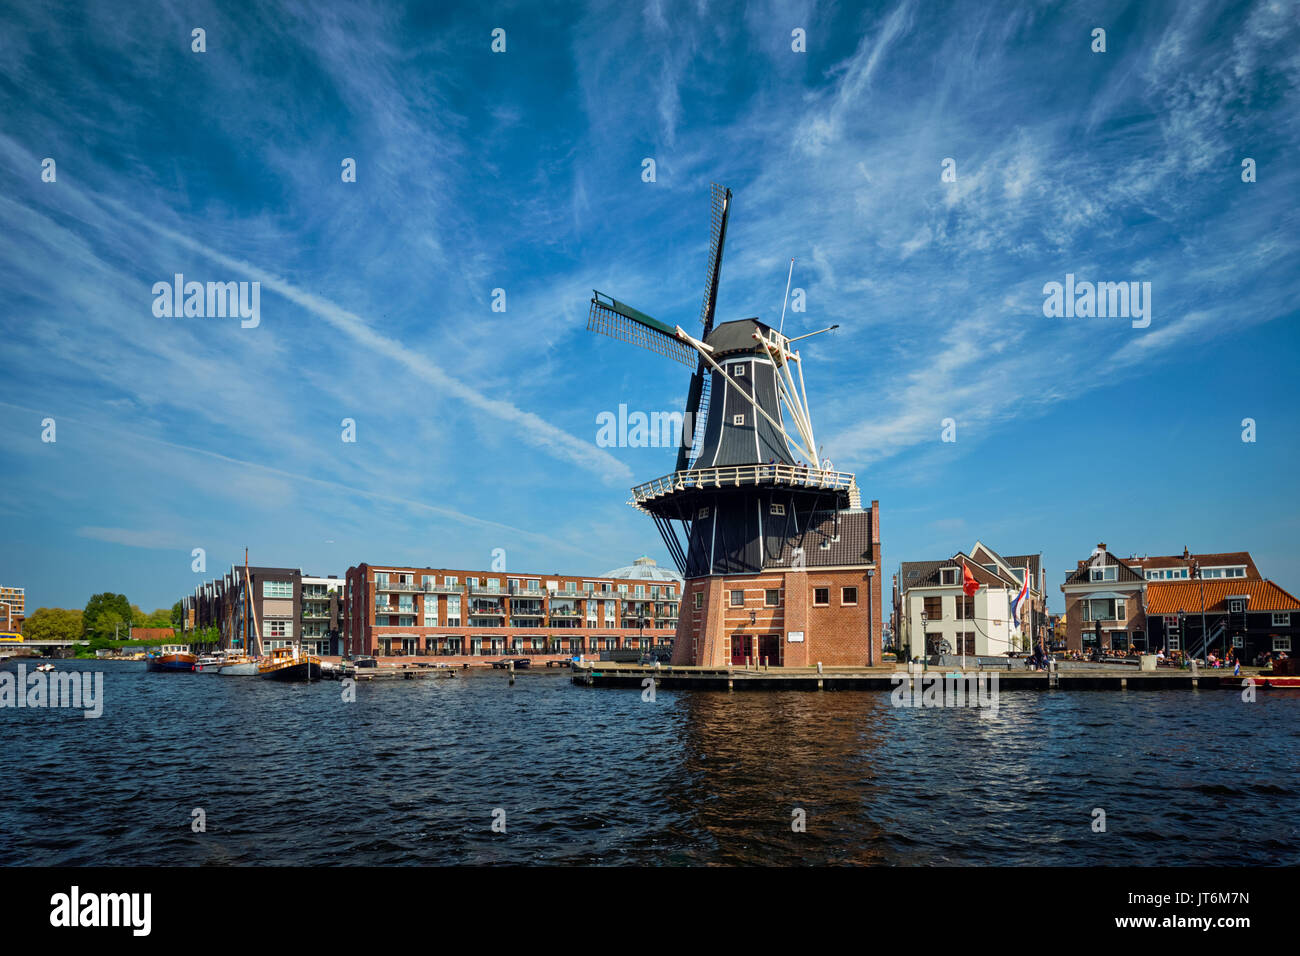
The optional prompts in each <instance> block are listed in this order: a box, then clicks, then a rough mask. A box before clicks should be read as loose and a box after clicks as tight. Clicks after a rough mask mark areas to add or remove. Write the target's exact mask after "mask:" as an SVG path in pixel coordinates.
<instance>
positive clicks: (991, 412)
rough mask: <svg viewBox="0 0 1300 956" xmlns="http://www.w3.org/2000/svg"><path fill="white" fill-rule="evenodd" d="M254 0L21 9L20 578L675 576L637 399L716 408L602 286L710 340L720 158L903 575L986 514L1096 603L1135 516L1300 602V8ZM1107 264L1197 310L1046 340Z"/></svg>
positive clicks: (738, 292)
mask: <svg viewBox="0 0 1300 956" xmlns="http://www.w3.org/2000/svg"><path fill="white" fill-rule="evenodd" d="M237 6H238V7H239V8H240V9H239V11H238V12H232V11H231V10H230V9H229V7H230V5H228V4H226V5H216V4H205V3H190V4H159V5H153V4H131V5H123V4H119V3H98V4H97V3H90V4H87V5H85V7H84V8H83V7H82V5H80V4H64V5H57V6H54V7H51V5H49V4H45V3H39V4H38V3H33V2H17V3H11V4H7V5H6V6H5V8H4V10H3V12H0V106H2V109H0V115H3V117H4V122H3V124H2V126H0V181H2V182H3V192H2V193H0V301H3V303H4V306H3V312H2V313H0V322H2V323H3V328H2V330H0V331H3V341H4V343H5V349H4V362H3V368H4V374H3V375H0V440H2V441H3V447H4V450H5V454H4V460H5V466H4V469H3V476H4V477H3V481H4V495H3V498H2V500H0V528H2V529H3V539H4V543H5V547H4V548H3V549H0V583H4V584H8V585H20V586H25V587H26V588H27V592H28V602H29V608H35V607H38V606H75V607H80V606H81V605H83V604H84V603H85V600H86V598H87V597H88V596H89V594H90V593H91V592H96V591H103V590H111V591H122V592H124V593H126V594H127V596H128V597H129V598H130V599H131V600H132V601H133V602H134V603H138V604H140V605H142V606H145V607H148V608H152V607H156V606H162V605H170V604H171V603H172V601H174V600H176V599H177V598H179V597H180V596H182V595H183V594H185V593H188V592H189V591H190V590H191V589H192V588H193V586H194V585H195V583H196V581H197V579H198V578H199V577H200V575H196V574H194V573H193V572H192V571H191V570H190V564H191V557H190V554H191V549H193V548H196V547H202V548H204V549H206V553H207V561H208V572H209V573H208V574H207V575H206V576H207V577H211V576H213V575H214V574H216V573H220V572H221V571H222V570H223V569H224V568H226V567H228V566H229V564H230V563H231V562H232V561H236V560H242V555H243V549H244V548H245V547H248V548H249V549H250V552H251V556H252V559H253V561H254V563H257V564H263V565H289V566H294V567H301V568H303V569H304V570H306V571H308V572H311V573H316V574H339V575H342V574H343V573H344V572H345V571H346V569H347V568H348V566H349V565H353V564H356V563H359V562H361V561H369V562H372V563H390V564H412V565H420V566H424V565H435V566H451V567H458V566H459V567H471V568H477V567H487V566H488V565H489V563H490V561H491V555H492V550H493V549H494V548H502V549H505V552H506V558H507V567H508V568H509V569H510V570H520V571H538V572H548V571H567V572H573V573H599V572H603V571H605V570H607V569H608V568H610V567H613V566H616V565H620V564H625V563H629V562H630V561H631V560H632V559H633V558H634V557H636V556H637V555H640V554H642V553H648V554H650V555H651V556H654V557H656V558H658V559H659V560H661V561H663V562H665V563H666V562H667V560H668V559H667V555H666V553H665V551H664V549H663V546H662V544H661V542H660V541H659V539H658V535H657V533H656V532H655V529H654V527H653V524H652V523H651V522H650V521H649V519H648V518H646V517H645V516H643V515H641V514H639V513H638V512H636V511H634V510H633V509H632V508H630V507H628V506H627V505H626V504H625V502H626V499H627V492H628V488H629V487H630V486H631V485H632V484H634V483H636V482H639V481H643V480H648V479H650V478H654V477H658V476H659V475H662V474H664V473H666V472H668V471H669V470H670V469H671V468H672V466H673V461H674V452H673V451H672V450H671V449H659V448H651V449H637V448H602V447H598V446H597V444H596V432H597V425H596V416H597V415H598V414H599V413H601V412H602V411H610V410H616V409H617V408H618V406H619V404H620V403H626V404H627V405H628V406H629V408H630V409H634V410H635V409H641V410H646V411H656V410H672V409H674V408H680V405H681V402H682V400H683V398H684V394H685V389H686V384H687V379H688V377H689V373H688V372H687V371H686V370H685V369H683V368H682V367H681V366H678V365H676V364H674V363H672V362H669V361H667V360H664V359H660V358H657V357H656V356H653V355H650V354H648V353H644V352H641V351H639V350H636V349H634V348H631V347H629V346H627V345H624V344H621V343H617V342H614V341H612V340H609V339H606V338H603V337H599V336H594V335H592V334H590V333H588V332H587V331H585V320H586V311H587V301H588V299H589V297H590V292H591V289H593V288H598V289H600V290H601V291H604V292H608V293H610V294H613V295H615V296H616V297H618V298H620V299H622V300H624V301H627V302H629V303H631V304H633V305H635V306H637V307H638V308H640V309H642V310H644V311H646V312H648V313H650V314H651V315H654V316H656V317H657V318H660V319H661V320H664V321H669V322H672V323H680V324H682V325H683V327H684V328H686V329H687V330H688V331H694V330H697V329H698V327H699V326H698V318H697V317H698V313H699V304H700V298H701V295H702V292H703V286H704V276H705V265H706V249H707V240H708V189H709V183H710V181H718V182H722V183H725V184H727V185H728V186H730V187H731V189H732V190H733V191H734V193H735V201H734V207H733V213H732V219H731V224H730V231H729V235H728V242H727V249H726V251H727V255H726V259H725V260H724V264H723V270H722V280H721V291H720V295H719V304H718V317H719V320H720V321H721V320H726V319H730V318H740V317H745V316H759V317H761V318H764V319H766V320H769V321H774V320H775V319H776V318H777V317H778V316H779V314H780V311H781V303H782V296H783V293H784V290H785V280H786V269H787V266H788V263H789V259H790V257H792V256H793V257H795V259H796V263H795V272H794V285H795V286H796V287H797V288H801V289H803V290H805V293H806V301H807V311H806V312H805V313H800V314H790V315H788V316H787V325H786V328H787V331H790V330H792V329H794V330H809V331H810V330H812V329H815V328H820V327H822V326H824V325H829V324H831V323H836V322H838V323H840V325H841V328H840V330H839V331H838V332H836V333H835V334H834V335H833V336H823V337H820V338H818V339H813V340H810V341H809V342H808V343H806V345H805V347H804V349H803V354H804V358H805V363H806V365H807V387H808V397H809V404H810V406H811V410H812V417H813V423H814V425H815V427H816V429H817V437H818V441H819V442H820V443H822V444H823V445H824V448H825V454H826V455H827V456H829V457H830V458H832V459H833V461H834V462H835V465H836V467H838V468H844V469H852V470H855V471H856V472H857V473H858V481H859V484H860V485H861V487H862V489H863V494H864V497H865V498H867V499H870V498H878V499H879V500H880V502H881V513H882V531H883V535H884V559H885V566H886V575H887V577H886V581H888V575H889V574H892V572H893V571H894V570H895V569H896V568H897V565H898V563H899V562H900V561H903V560H920V559H927V558H938V557H942V556H945V555H948V554H951V553H952V552H954V551H955V550H957V549H959V548H967V547H969V546H970V544H971V543H972V542H973V541H974V540H975V539H976V538H980V539H983V540H984V541H986V542H987V543H989V544H990V545H991V546H993V547H995V548H997V549H999V550H1001V551H1002V552H1003V553H1019V552H1032V551H1042V552H1044V562H1045V564H1046V567H1047V569H1048V574H1049V585H1050V587H1049V592H1050V593H1049V600H1050V601H1051V604H1052V606H1053V608H1054V609H1056V610H1059V609H1060V606H1061V603H1060V592H1059V589H1058V587H1057V585H1059V583H1060V581H1061V580H1062V579H1063V575H1064V573H1065V572H1066V570H1067V569H1068V568H1069V567H1072V566H1073V563H1074V562H1075V561H1076V560H1077V559H1079V558H1082V557H1085V556H1086V555H1087V554H1088V553H1089V551H1090V550H1091V548H1092V547H1093V545H1094V544H1095V543H1096V542H1097V541H1100V540H1104V541H1106V542H1107V543H1108V544H1109V545H1110V546H1111V548H1112V550H1115V551H1116V552H1118V553H1121V554H1129V553H1132V552H1139V553H1142V552H1145V553H1150V554H1156V553H1169V552H1176V551H1178V552H1180V551H1181V550H1182V548H1183V546H1184V545H1186V546H1188V547H1190V548H1192V550H1194V551H1195V550H1204V551H1217V550H1239V549H1245V550H1250V551H1251V552H1252V553H1253V554H1254V556H1255V558H1256V561H1257V562H1258V564H1259V566H1260V568H1261V570H1262V571H1263V573H1264V574H1265V575H1266V576H1268V577H1271V578H1273V579H1274V580H1277V581H1279V583H1281V584H1282V585H1283V586H1284V587H1287V588H1288V589H1290V590H1292V591H1293V592H1294V591H1296V590H1300V554H1297V551H1296V549H1295V547H1294V545H1293V543H1294V541H1295V540H1296V538H1297V519H1296V509H1295V507H1294V500H1295V487H1296V482H1295V479H1294V475H1295V474H1296V472H1297V469H1298V468H1300V454H1298V453H1300V425H1298V424H1297V416H1296V408H1297V402H1296V397H1297V388H1296V384H1295V382H1296V370H1297V365H1298V362H1297V359H1300V338H1298V336H1297V332H1296V322H1297V319H1298V318H1300V311H1298V309H1297V300H1298V297H1297V291H1298V286H1300V283H1298V282H1297V274H1300V270H1298V267H1300V256H1298V254H1297V253H1298V251H1300V222H1298V221H1297V219H1298V217H1297V197H1300V174H1298V173H1297V169H1296V164H1295V156H1296V155H1297V146H1300V143H1298V142H1297V140H1298V139H1300V136H1298V135H1297V134H1298V133H1300V129H1298V122H1297V117H1300V108H1298V107H1300V103H1298V102H1297V99H1298V97H1297V82H1298V80H1300V28H1298V27H1297V15H1296V7H1295V5H1294V4H1290V3H1256V4H1226V5H1225V4H1218V5H1214V4H1211V5H1202V4H1194V3H1178V4H1173V3H1169V4H1162V3H1133V4H1117V3H1111V4H1106V3H1099V4H1082V3H1081V4H1023V5H1010V4H968V3H957V4H952V5H943V4H917V3H901V4H885V5H879V6H870V7H854V6H851V5H829V4H813V3H796V4H765V3H745V4H740V3H736V4H703V3H700V4H653V3H652V4H646V5H644V6H642V5H636V4H630V3H628V4H624V3H609V4H602V5H593V6H590V7H582V6H563V5H558V4H547V5H545V6H544V7H542V6H540V5H523V4H520V5H511V4H482V3H476V4H463V5H456V6H453V5H443V4H439V5H438V6H437V9H436V10H430V9H428V5H424V4H411V5H409V6H406V5H400V4H374V5H372V4H355V5H353V4H344V3H329V4H319V3H310V4H309V3H302V4H290V3H283V4H247V5H244V4H241V5H237ZM245 8H246V9H245ZM195 27H201V28H203V29H204V30H206V45H207V52H206V53H202V54H197V53H194V52H192V51H191V30H192V29H194V28H195ZM498 27H499V28H502V29H504V30H505V31H506V52H505V53H502V54H495V53H493V52H492V51H491V50H490V44H491V32H492V30H493V29H494V28H498ZM1096 27H1101V28H1104V29H1105V30H1106V45H1107V49H1106V52H1105V53H1093V52H1092V51H1091V49H1090V47H1091V44H1092V38H1091V34H1092V30H1093V29H1094V28H1096ZM795 28H801V29H803V30H805V31H806V36H807V51H806V52H805V53H796V52H794V51H792V49H791V31H792V30H793V29H795ZM46 157H51V158H53V159H55V161H56V164H57V166H56V169H57V180H56V181H55V182H53V183H48V182H42V180H41V162H42V160H43V159H44V158H46ZM344 157H353V158H355V159H356V162H357V181H356V182H355V183H344V182H342V181H341V177H340V163H341V161H342V160H343V158H344ZM647 157H649V158H653V159H654V160H655V162H656V182H654V183H646V182H643V181H642V175H641V174H642V160H643V159H645V158H647ZM1246 157H1249V158H1252V159H1254V160H1255V162H1256V167H1257V181H1256V182H1253V183H1244V182H1242V175H1241V172H1242V170H1241V163H1242V160H1243V159H1244V158H1246ZM945 158H952V159H954V160H955V162H956V172H957V179H956V181H955V182H942V181H941V175H940V174H941V172H942V168H941V166H942V163H943V160H944V159H945ZM177 272H180V273H183V274H184V275H185V276H186V278H187V279H195V280H199V281H240V280H244V281H252V280H257V281H260V282H261V322H260V325H259V326H258V327H257V328H250V329H245V328H241V327H240V323H239V321H238V320H232V319H229V318H224V319H221V318H198V317H189V318H179V319H177V318H158V317H155V315H154V314H153V310H152V304H153V295H152V293H151V289H152V286H153V284H154V283H155V282H158V281H170V279H171V276H172V275H173V274H174V273H177ZM1067 273H1073V274H1075V275H1076V276H1078V277H1079V278H1080V279H1090V280H1092V281H1115V282H1118V281H1149V282H1150V283H1151V284H1152V321H1151V324H1150V326H1149V327H1148V328H1145V329H1135V328H1133V327H1132V325H1131V323H1130V322H1129V321H1127V320H1124V319H1119V318H1105V319H1098V318H1081V319H1080V318H1071V319H1065V318H1047V317H1045V316H1044V314H1043V299H1044V296H1043V291H1042V290H1043V286H1044V284H1045V283H1047V282H1051V281H1058V282H1059V281H1064V277H1065V275H1066V274H1067ZM494 288H503V289H505V291H506V311H505V312H504V313H501V312H493V311H492V308H491V304H492V290H493V289H494ZM47 417H51V418H54V419H55V421H56V423H57V426H56V427H57V441H55V442H54V443H46V442H42V441H41V432H42V428H41V421H42V419H44V418H47ZM344 418H353V419H355V421H356V423H357V441H356V442H355V443H345V442H343V441H342V440H341V433H342V428H341V424H340V423H341V421H342V420H343V419H344ZM945 418H952V419H954V420H955V421H956V425H957V433H956V435H957V440H956V441H955V442H943V441H941V440H940V438H941V431H942V424H941V423H942V421H943V419H945ZM1243 418H1253V419H1255V421H1256V428H1257V440H1256V441H1255V442H1253V443H1246V442H1243V441H1242V440H1241V433H1242V425H1241V422H1242V419H1243Z"/></svg>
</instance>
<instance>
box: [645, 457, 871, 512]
mask: <svg viewBox="0 0 1300 956" xmlns="http://www.w3.org/2000/svg"><path fill="white" fill-rule="evenodd" d="M743 485H783V486H786V487H791V488H818V489H824V490H828V491H847V492H849V493H850V497H851V498H853V497H857V494H856V493H857V483H856V481H855V479H854V477H853V473H852V472H848V471H823V470H822V469H820V468H809V467H807V466H802V465H728V466H725V467H719V468H691V469H688V470H687V471H674V472H673V473H672V474H671V475H664V476H663V477H662V478H656V479H654V480H653V481H647V482H645V483H644V484H640V485H637V486H636V487H635V488H633V489H632V497H631V498H629V499H628V504H630V505H633V506H634V507H636V508H642V506H643V505H645V504H646V503H648V502H650V501H653V500H654V499H656V498H659V497H662V496H664V495H669V494H673V493H675V492H679V491H688V490H692V489H697V490H703V489H707V488H733V487H734V488H738V487H741V486H743ZM850 504H854V502H852V501H851V502H850ZM642 510H644V508H642Z"/></svg>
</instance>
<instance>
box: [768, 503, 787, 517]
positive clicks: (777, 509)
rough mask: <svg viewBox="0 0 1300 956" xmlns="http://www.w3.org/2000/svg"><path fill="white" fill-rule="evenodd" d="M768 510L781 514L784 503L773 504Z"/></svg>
mask: <svg viewBox="0 0 1300 956" xmlns="http://www.w3.org/2000/svg"><path fill="white" fill-rule="evenodd" d="M770 510H771V513H772V514H774V515H783V514H785V505H778V504H773V505H772V507H771V509H770Z"/></svg>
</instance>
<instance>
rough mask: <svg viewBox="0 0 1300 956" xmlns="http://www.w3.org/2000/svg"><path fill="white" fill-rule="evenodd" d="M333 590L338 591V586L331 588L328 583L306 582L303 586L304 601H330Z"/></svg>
mask: <svg viewBox="0 0 1300 956" xmlns="http://www.w3.org/2000/svg"><path fill="white" fill-rule="evenodd" d="M331 591H338V588H337V587H333V588H331V587H330V586H329V585H328V584H304V585H303V586H302V599H303V600H304V601H328V600H329V599H330V592H331Z"/></svg>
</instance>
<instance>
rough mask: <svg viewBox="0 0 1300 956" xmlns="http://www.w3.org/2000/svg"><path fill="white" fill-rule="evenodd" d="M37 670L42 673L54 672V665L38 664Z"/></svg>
mask: <svg viewBox="0 0 1300 956" xmlns="http://www.w3.org/2000/svg"><path fill="white" fill-rule="evenodd" d="M36 669H37V670H38V671H41V672H42V673H45V672H48V671H52V670H54V665H53V664H37V665H36Z"/></svg>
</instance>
